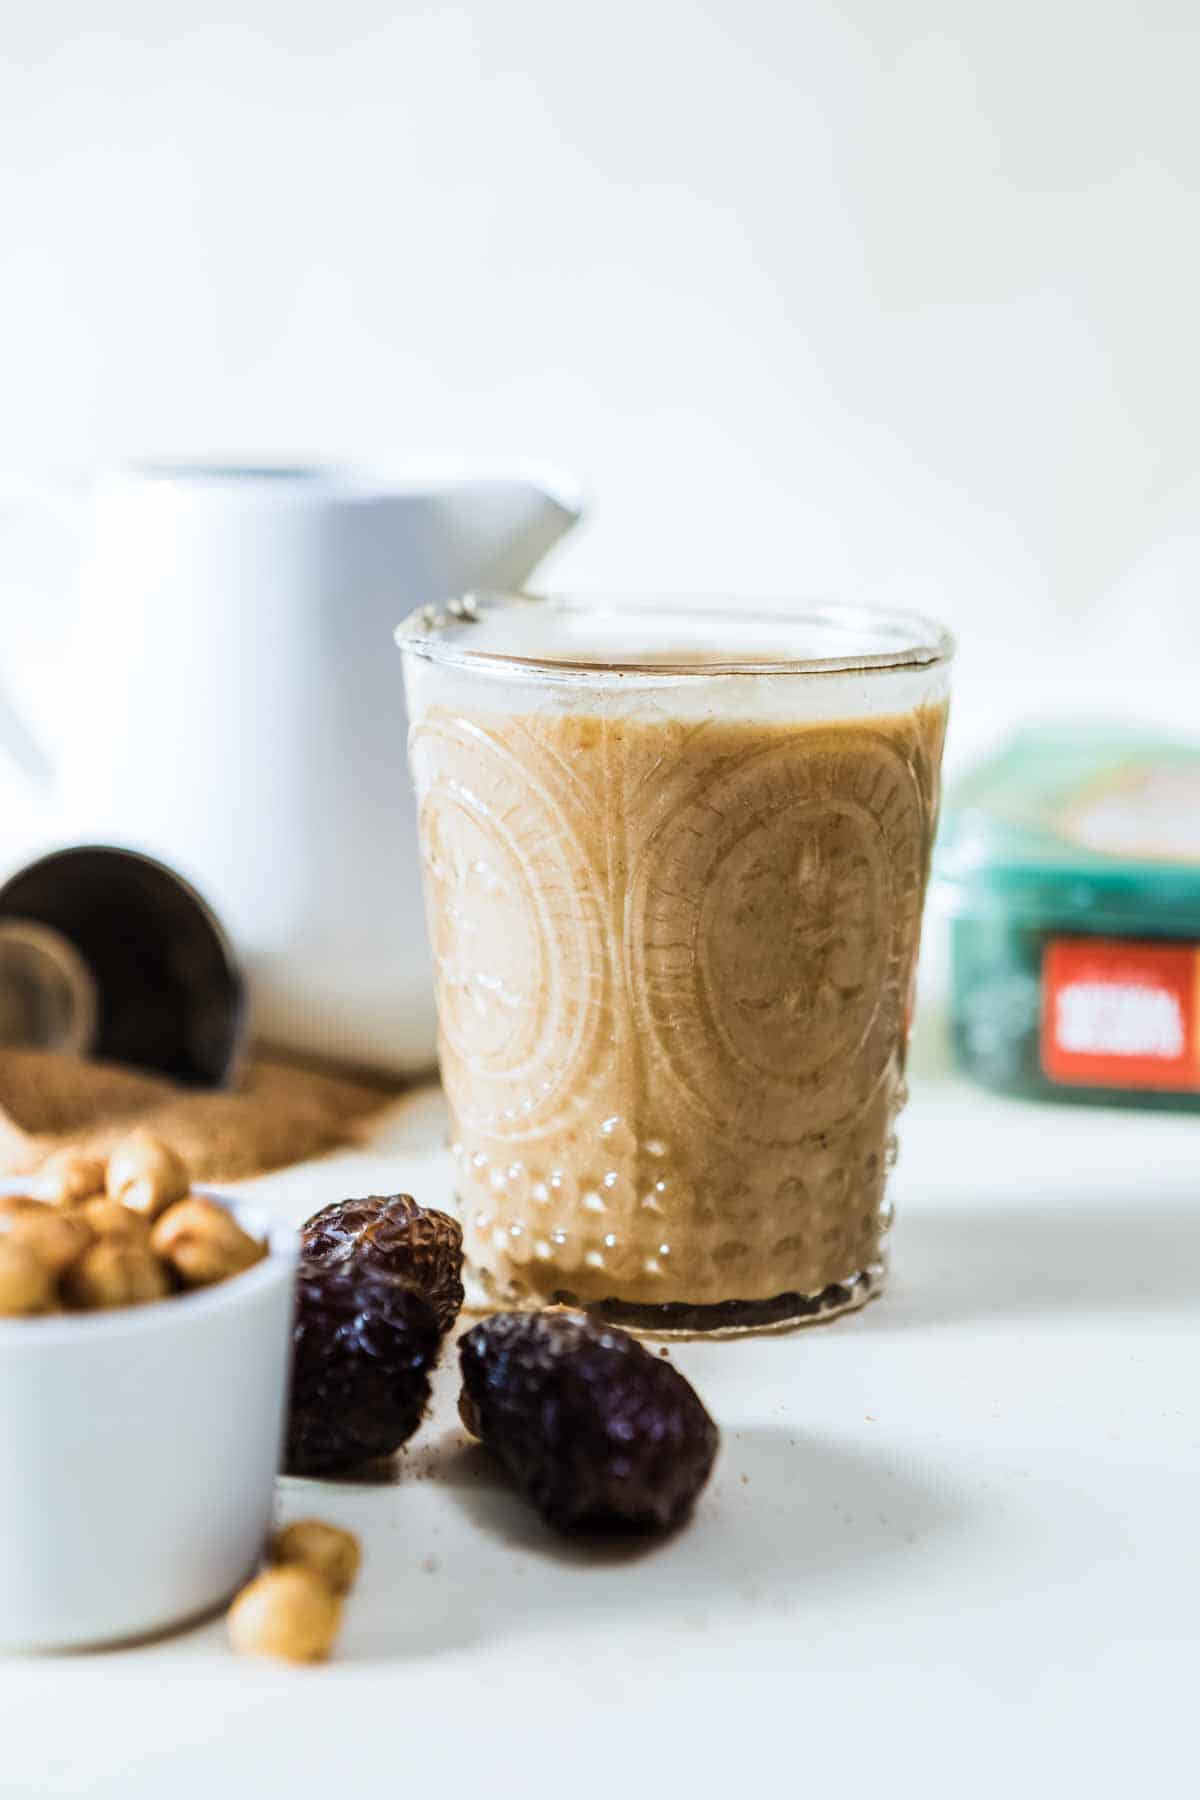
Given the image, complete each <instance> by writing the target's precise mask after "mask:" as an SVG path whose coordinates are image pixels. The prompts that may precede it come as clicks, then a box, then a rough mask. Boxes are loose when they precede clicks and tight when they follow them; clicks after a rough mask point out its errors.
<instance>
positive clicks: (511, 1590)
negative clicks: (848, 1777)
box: [339, 1426, 969, 1663]
mask: <svg viewBox="0 0 1200 1800" xmlns="http://www.w3.org/2000/svg"><path fill="white" fill-rule="evenodd" d="M427 1478H428V1479H430V1480H435V1481H437V1482H438V1483H439V1485H441V1486H442V1487H444V1488H446V1489H448V1490H449V1491H450V1493H451V1495H452V1497H453V1499H454V1501H455V1503H456V1504H457V1505H458V1506H459V1507H461V1509H462V1511H463V1512H464V1513H465V1514H466V1515H467V1519H468V1521H469V1523H470V1526H471V1535H472V1539H473V1547H472V1549H471V1551H470V1552H469V1566H463V1565H462V1564H461V1563H459V1562H456V1563H455V1564H454V1566H449V1565H447V1566H446V1567H445V1568H444V1569H443V1570H441V1571H440V1574H441V1576H442V1579H437V1578H431V1579H428V1580H426V1581H424V1582H423V1583H421V1582H415V1583H410V1584H408V1585H407V1586H406V1589H405V1592H404V1594H403V1598H402V1599H398V1601H397V1607H396V1612H395V1616H394V1619H392V1620H391V1621H386V1620H383V1619H377V1620H376V1621H374V1622H373V1623H364V1627H363V1630H362V1632H361V1633H360V1634H357V1635H356V1634H354V1633H353V1631H350V1632H348V1633H347V1637H346V1640H345V1641H344V1643H343V1646H342V1649H341V1651H340V1653H339V1660H340V1661H350V1662H355V1663H361V1662H364V1661H377V1660H378V1661H382V1660H389V1659H407V1658H409V1657H427V1656H429V1655H431V1654H433V1653H436V1652H437V1651H439V1650H452V1649H457V1648H462V1647H465V1646H467V1645H471V1644H480V1643H486V1642H489V1641H499V1640H502V1639H505V1638H510V1637H513V1636H515V1635H520V1634H524V1633H526V1632H529V1631H537V1630H538V1629H539V1628H542V1627H547V1626H548V1627H553V1626H554V1625H555V1624H561V1622H562V1619H563V1616H564V1613H569V1614H570V1617H571V1620H572V1625H573V1628H575V1629H578V1627H579V1626H580V1625H581V1624H585V1625H586V1624H587V1623H588V1622H589V1621H590V1622H592V1623H594V1624H596V1625H597V1626H599V1627H601V1628H603V1627H604V1626H606V1625H608V1626H610V1627H611V1628H612V1629H619V1628H620V1627H621V1626H622V1625H623V1624H629V1625H630V1626H633V1625H635V1624H637V1625H642V1626H644V1625H645V1623H646V1621H647V1615H652V1616H653V1617H654V1618H656V1619H657V1622H658V1623H659V1624H660V1625H661V1626H662V1628H663V1629H664V1630H674V1631H679V1630H682V1631H684V1632H685V1633H688V1634H695V1638H696V1641H697V1643H702V1642H703V1641H704V1639H705V1637H706V1636H707V1637H708V1638H709V1639H710V1640H711V1642H712V1644H713V1646H714V1648H718V1647H719V1646H720V1644H721V1643H722V1641H724V1640H725V1639H727V1637H728V1634H729V1632H730V1631H731V1630H736V1629H737V1620H738V1617H739V1615H741V1617H742V1618H744V1619H746V1620H747V1629H750V1630H755V1629H759V1628H760V1626H761V1624H762V1621H763V1620H764V1618H765V1619H766V1620H767V1622H768V1625H769V1622H770V1617H771V1614H772V1613H778V1614H779V1615H781V1616H785V1615H787V1614H789V1613H790V1612H791V1610H792V1608H793V1607H794V1605H795V1603H796V1601H797V1599H798V1598H800V1597H803V1596H805V1595H815V1594H818V1593H821V1592H823V1591H825V1590H827V1589H828V1588H830V1587H833V1586H843V1587H845V1588H846V1589H847V1590H848V1591H854V1590H857V1591H858V1592H859V1593H863V1592H870V1591H875V1590H877V1589H878V1587H879V1585H880V1584H881V1583H882V1582H886V1580H887V1578H888V1572H889V1569H894V1570H895V1571H896V1572H897V1573H901V1572H903V1569H904V1566H905V1564H906V1562H911V1559H912V1558H913V1556H914V1555H915V1554H916V1553H917V1546H918V1545H919V1544H920V1543H921V1542H922V1541H923V1540H926V1539H928V1538H929V1537H931V1536H937V1535H940V1534H944V1533H947V1532H951V1531H955V1530H958V1529H961V1528H963V1527H964V1526H965V1525H966V1523H967V1518H968V1514H969V1508H968V1506H967V1503H966V1502H965V1500H963V1499H962V1498H961V1497H959V1496H958V1495H956V1494H955V1493H954V1492H953V1491H952V1490H949V1489H948V1488H947V1487H946V1486H945V1485H944V1484H942V1483H939V1485H938V1486H936V1487H935V1486H934V1485H933V1484H932V1483H930V1482H928V1481H926V1480H924V1479H921V1478H919V1477H917V1476H915V1475H914V1474H913V1473H912V1471H911V1470H910V1469H909V1468H902V1467H899V1466H897V1459H896V1458H895V1457H894V1456H890V1457H889V1456H886V1455H880V1456H878V1457H876V1456H873V1455H869V1454H867V1453H866V1452H864V1451H862V1450H859V1449H857V1448H855V1449H851V1448H849V1447H848V1446H846V1445H845V1444H841V1443H837V1444H835V1443H831V1442H828V1441H825V1440H822V1439H819V1438H814V1437H812V1436H810V1435H806V1434H803V1433H801V1432H798V1431H789V1430H787V1429H785V1428H782V1427H780V1428H771V1427H767V1426H760V1427H756V1428H747V1429H745V1430H743V1431H741V1432H736V1433H726V1435H725V1439H724V1442H723V1445H722V1450H721V1455H720V1459H719V1461H718V1466H717V1470H716V1472H715V1474H714V1477H713V1480H712V1483H711V1484H710V1487H709V1489H708V1490H707V1491H706V1492H705V1494H704V1495H703V1496H702V1497H701V1500H700V1502H699V1504H698V1506H697V1509H696V1513H695V1516H694V1518H693V1520H692V1521H691V1523H690V1524H688V1525H686V1526H684V1527H683V1528H682V1530H680V1531H679V1532H676V1533H675V1534H673V1535H672V1536H671V1537H668V1538H666V1539H655V1538H653V1537H643V1538H634V1539H627V1540H625V1541H621V1540H619V1539H612V1538H609V1539H595V1538H591V1539H587V1540H583V1541H579V1540H574V1539H568V1538H563V1537H560V1536H558V1535H556V1534H555V1533H554V1532H552V1531H550V1530H549V1528H548V1527H546V1526H545V1525H543V1524H542V1522H541V1520H540V1519H539V1518H538V1516H537V1515H536V1514H535V1513H534V1512H533V1511H532V1510H531V1509H530V1507H529V1506H527V1505H526V1504H525V1502H524V1501H522V1500H520V1499H519V1498H518V1497H517V1496H516V1494H515V1493H514V1492H513V1491H512V1489H511V1487H510V1486H509V1485H508V1483H507V1481H506V1479H505V1477H504V1476H503V1474H502V1472H501V1471H500V1469H499V1468H498V1466H497V1464H496V1463H495V1462H494V1461H493V1459H492V1458H491V1457H490V1456H489V1455H488V1454H487V1452H485V1451H484V1450H482V1449H481V1448H480V1447H479V1446H478V1445H476V1444H472V1443H469V1442H468V1441H466V1440H465V1439H464V1438H463V1436H462V1435H461V1433H458V1432H455V1431H450V1432H447V1433H446V1434H445V1436H444V1437H443V1438H442V1440H441V1442H440V1443H439V1444H438V1445H437V1446H436V1447H435V1448H434V1449H433V1450H432V1452H431V1454H430V1458H429V1463H428V1476H427ZM475 1544H477V1548H475V1547H474V1545H475Z"/></svg>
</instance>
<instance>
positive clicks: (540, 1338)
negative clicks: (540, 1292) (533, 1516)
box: [459, 1313, 719, 1531]
mask: <svg viewBox="0 0 1200 1800" xmlns="http://www.w3.org/2000/svg"><path fill="white" fill-rule="evenodd" d="M459 1351H460V1356H461V1360H462V1375H463V1391H462V1397H461V1400H460V1402H459V1410H460V1412H461V1414H462V1418H463V1423H464V1424H465V1425H466V1427H467V1429H468V1430H469V1431H471V1432H473V1433H474V1434H475V1435H476V1436H477V1437H479V1438H480V1439H482V1441H483V1443H484V1444H486V1445H487V1447H488V1449H490V1450H492V1451H493V1452H494V1453H495V1454H496V1455H497V1456H498V1457H499V1459H500V1461H501V1462H502V1463H503V1464H504V1466H505V1468H506V1469H507V1471H508V1473H509V1474H510V1476H511V1477H512V1479H513V1481H514V1482H515V1483H516V1485H517V1487H518V1488H519V1489H520V1491H521V1492H522V1493H523V1494H524V1495H525V1497H526V1499H528V1500H529V1501H530V1502H531V1503H532V1504H533V1505H534V1506H535V1507H536V1508H537V1510H538V1511H539V1512H540V1513H541V1515H542V1517H543V1518H544V1519H546V1520H547V1522H548V1523H549V1524H551V1525H554V1526H556V1527H558V1528H559V1529H560V1530H563V1531H569V1530H573V1529H576V1528H588V1527H614V1526H616V1527H620V1526H626V1527H643V1528H645V1527H654V1528H658V1529H660V1530H665V1529H669V1528H670V1527H671V1526H674V1525H678V1524H679V1523H680V1522H681V1521H682V1520H683V1519H685V1518H686V1517H687V1515H688V1513H689V1512H690V1511H691V1509H692V1505H693V1503H694V1501H695V1499H696V1496H697V1495H698V1494H699V1492H700V1490H701V1488H702V1487H703V1486H704V1484H705V1482H706V1481H707V1480H708V1477H709V1474H710V1472H711V1470H712V1466H713V1462H714V1459H715V1457H716V1454H717V1445H718V1441H719V1438H718V1432H717V1428H716V1426H715V1425H714V1424H713V1421H712V1420H711V1419H710V1418H709V1416H708V1413H707V1412H706V1411H705V1409H704V1406H703V1404H702V1403H701V1401H700V1398H699V1396H698V1395H697V1393H696V1391H695V1389H694V1388H693V1387H692V1386H691V1385H690V1383H689V1382H688V1381H686V1380H685V1378H684V1377H683V1376H682V1375H681V1374H680V1373H679V1371H678V1370H677V1369H676V1368H674V1367H673V1366H672V1365H671V1364H670V1363H668V1362H664V1361H662V1360H661V1359H660V1358H658V1357H656V1356H654V1355H652V1354H651V1352H650V1351H648V1350H645V1349H643V1347H642V1345H641V1344H639V1343H638V1342H637V1341H636V1339H634V1338H631V1337H630V1336H629V1335H628V1333H626V1332H624V1331H617V1330H613V1329H611V1328H607V1327H604V1326H599V1325H593V1324H592V1323H591V1322H590V1321H589V1320H587V1319H585V1318H583V1317H582V1316H580V1315H576V1314H555V1313H498V1314H496V1315H495V1316H494V1317H492V1318H489V1319H485V1320H484V1321H483V1323H482V1324H480V1325H477V1326H475V1328H474V1330H472V1331H469V1332H468V1333H467V1335H466V1336H465V1337H464V1338H463V1339H462V1342H461V1344H460V1345H459Z"/></svg>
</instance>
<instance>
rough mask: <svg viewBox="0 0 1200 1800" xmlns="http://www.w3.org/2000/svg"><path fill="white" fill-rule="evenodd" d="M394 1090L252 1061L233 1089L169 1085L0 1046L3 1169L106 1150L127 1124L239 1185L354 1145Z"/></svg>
mask: <svg viewBox="0 0 1200 1800" xmlns="http://www.w3.org/2000/svg"><path fill="white" fill-rule="evenodd" d="M397 1091H398V1090H397V1089H396V1088H395V1087H385V1086H382V1085H379V1084H371V1083H368V1082H365V1081H359V1080H349V1079H347V1078H345V1077H344V1076H340V1075H330V1074H326V1073H323V1072H318V1071H315V1070H312V1069H307V1068H303V1067H301V1066H299V1065H295V1064H291V1063H285V1062H278V1061H274V1060H268V1059H266V1058H257V1059H254V1060H252V1061H251V1062H250V1063H249V1064H248V1066H247V1068H246V1069H245V1071H244V1073H243V1075H242V1078H241V1080H240V1081H239V1082H238V1084H237V1086H236V1088H234V1089H231V1090H227V1091H224V1090H223V1091H218V1092H214V1091H213V1090H211V1089H207V1090H203V1091H198V1090H196V1089H186V1088H179V1087H176V1086H174V1085H173V1084H172V1083H171V1082H169V1081H165V1080H162V1079H160V1078H159V1077H157V1076H153V1075H146V1074H143V1073H141V1072H140V1071H138V1070H134V1069H127V1068H119V1067H117V1066H116V1065H115V1064H111V1063H95V1062H82V1061H80V1060H78V1059H77V1058H75V1057H68V1056H57V1055H52V1054H50V1053H49V1052H46V1051H41V1050H4V1051H0V1173H3V1174H7V1175H25V1174H29V1173H31V1172H32V1171H33V1170H35V1169H37V1168H38V1167H39V1166H40V1165H41V1164H42V1163H43V1162H44V1161H45V1159H46V1158H47V1157H48V1156H49V1155H51V1154H52V1153H53V1152H54V1151H55V1150H59V1149H61V1148H62V1147H63V1146H64V1145H67V1144H70V1145H79V1146H81V1147H83V1148H86V1149H89V1150H95V1151H96V1152H97V1153H98V1154H100V1155H105V1154H107V1152H108V1151H109V1149H111V1147H112V1145H113V1144H114V1143H115V1142H116V1141H117V1139H118V1138H119V1137H121V1135H122V1134H123V1133H124V1132H126V1131H128V1130H129V1128H130V1126H131V1125H134V1124H138V1125H146V1126H148V1127H149V1128H150V1129H151V1130H152V1131H154V1132H155V1134H156V1135H157V1136H159V1137H161V1138H163V1139H165V1141H166V1142H167V1143H168V1144H170V1145H171V1146H172V1148H173V1149H175V1150H176V1151H178V1153H179V1155H180V1156H181V1157H182V1158H183V1159H184V1161H185V1162H186V1163H187V1165H188V1168H189V1169H190V1170H191V1174H192V1179H193V1180H194V1181H217V1182H219V1181H239V1180H242V1179H244V1178H245V1177H247V1176H250V1175H257V1174H260V1173H261V1172H262V1171H263V1170H265V1169H276V1168H281V1167H283V1166H285V1165H286V1164H288V1163H296V1162H304V1161H306V1160H307V1159H308V1158H309V1157H312V1156H316V1155H318V1154H319V1153H320V1152H321V1151H323V1150H332V1149H334V1148H335V1147H336V1146H337V1145H339V1144H346V1143H351V1142H353V1141H354V1139H355V1138H356V1137H357V1135H358V1133H359V1128H360V1126H361V1125H362V1124H363V1122H364V1121H365V1120H366V1119H368V1118H369V1117H370V1115H371V1114H372V1113H374V1112H377V1111H379V1110H380V1108H381V1107H383V1106H386V1105H387V1104H388V1102H389V1101H390V1100H392V1099H393V1098H394V1097H395V1094H396V1092H397Z"/></svg>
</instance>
